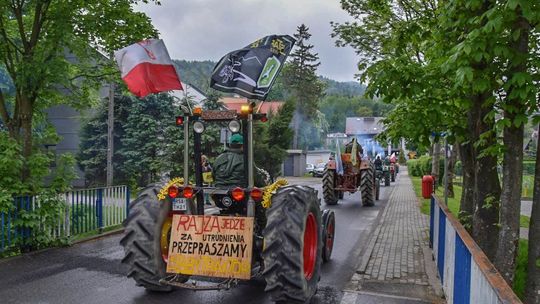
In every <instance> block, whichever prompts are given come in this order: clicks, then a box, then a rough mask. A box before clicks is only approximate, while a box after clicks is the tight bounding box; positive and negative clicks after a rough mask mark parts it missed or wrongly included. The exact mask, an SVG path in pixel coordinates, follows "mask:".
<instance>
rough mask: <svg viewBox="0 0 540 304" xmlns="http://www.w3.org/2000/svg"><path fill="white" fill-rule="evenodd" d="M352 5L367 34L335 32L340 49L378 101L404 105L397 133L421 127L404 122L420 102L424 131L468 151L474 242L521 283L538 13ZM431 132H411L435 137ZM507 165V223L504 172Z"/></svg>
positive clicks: (459, 4) (504, 4)
mask: <svg viewBox="0 0 540 304" xmlns="http://www.w3.org/2000/svg"><path fill="white" fill-rule="evenodd" d="M342 3H343V7H344V8H345V9H346V10H348V11H349V12H350V14H351V15H352V16H354V17H356V18H358V19H361V21H362V22H361V23H362V26H359V25H358V24H356V23H351V24H349V23H346V24H343V25H339V24H338V25H335V27H334V31H335V34H336V36H339V37H340V40H338V44H349V45H352V46H353V47H355V48H356V49H357V51H358V52H359V54H360V55H362V56H361V61H360V64H359V67H360V69H361V71H362V72H363V73H362V77H365V78H369V80H370V85H369V87H368V93H371V94H378V95H382V96H383V99H384V100H386V101H389V102H393V103H396V104H397V106H396V108H395V110H394V111H395V113H396V115H394V116H393V117H394V118H398V117H397V116H398V115H399V116H402V119H396V120H395V121H389V120H387V122H388V123H389V125H390V127H389V128H388V130H389V131H388V132H387V133H388V134H392V133H394V134H399V132H402V131H400V130H399V129H401V128H405V123H409V124H410V123H411V121H408V122H407V121H406V120H405V119H403V118H411V114H413V112H409V109H412V107H411V106H407V105H408V104H409V102H411V101H412V102H415V103H418V104H419V105H420V107H429V108H430V111H431V112H432V113H430V115H427V116H424V117H422V118H426V119H427V120H420V121H419V123H424V124H426V125H428V126H429V128H430V129H432V130H431V131H432V132H433V131H435V132H440V131H450V132H451V134H452V136H451V137H452V138H450V139H451V143H452V141H454V142H456V143H460V144H461V145H462V146H461V147H460V149H459V150H460V151H461V153H460V155H461V158H462V164H463V169H464V171H465V177H466V178H467V181H466V183H467V185H465V187H464V193H463V194H464V195H463V197H465V196H466V195H467V196H468V197H472V200H471V201H472V205H471V206H469V205H465V204H462V209H466V210H461V212H463V211H465V212H472V214H471V215H469V214H465V216H467V217H469V216H472V222H471V224H472V225H471V232H472V235H473V238H474V239H475V241H476V242H477V243H478V244H479V245H480V247H481V248H482V249H483V250H484V252H485V253H486V255H487V256H488V257H489V258H490V259H492V260H493V261H494V263H495V265H496V266H497V268H498V269H499V270H500V271H501V273H502V274H503V276H504V277H505V279H506V280H507V281H508V282H509V283H511V282H512V279H513V273H514V268H515V254H516V249H517V247H516V246H517V238H518V236H519V233H518V228H519V209H520V208H519V195H520V188H521V174H522V173H521V172H522V168H521V160H522V152H523V151H522V147H523V145H522V141H523V124H524V123H525V122H526V121H527V115H529V113H530V112H531V111H534V110H535V109H536V108H537V104H536V100H535V97H536V95H537V92H538V89H537V87H538V86H537V84H533V79H538V77H537V76H538V75H537V72H536V71H538V59H537V58H538V56H537V51H530V49H529V48H532V49H534V50H536V47H537V42H538V35H537V34H536V35H535V34H534V30H535V26H536V24H538V18H539V14H538V3H537V2H534V1H533V2H529V1H487V0H486V1H465V0H454V1H447V2H444V3H426V2H425V1H414V0H409V1H388V2H382V3H381V2H372V1H343V2H342ZM530 33H533V34H530ZM531 37H534V40H531ZM439 88H440V89H439ZM497 97H498V98H497ZM402 105H403V106H404V109H401V107H402ZM420 113H422V112H420ZM462 113H467V114H466V117H463V114H462ZM441 114H442V116H441ZM429 116H435V117H437V116H438V118H439V119H436V120H431V119H429ZM464 118H465V119H464ZM496 118H497V121H496ZM412 121H418V120H414V118H413V120H412ZM396 122H397V123H396ZM391 125H394V127H391ZM463 126H465V127H463ZM422 129H423V128H416V127H412V128H411V127H409V128H407V130H410V131H412V132H414V133H416V132H417V131H421V132H422V133H423V134H422V133H420V134H419V133H416V134H417V135H419V136H420V135H423V136H424V137H425V136H426V133H425V131H426V130H422ZM437 129H439V130H437ZM499 134H502V138H503V140H502V142H501V141H499V140H498V136H499ZM502 144H504V148H503V145H502ZM501 157H502V160H503V188H502V199H503V201H502V203H503V207H502V209H501V219H500V220H499V207H500V205H501V186H500V182H499V176H498V172H497V165H498V161H499V158H501ZM499 226H500V227H501V229H499V228H498V227H499ZM499 233H500V234H499Z"/></svg>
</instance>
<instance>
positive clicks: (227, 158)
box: [213, 134, 264, 188]
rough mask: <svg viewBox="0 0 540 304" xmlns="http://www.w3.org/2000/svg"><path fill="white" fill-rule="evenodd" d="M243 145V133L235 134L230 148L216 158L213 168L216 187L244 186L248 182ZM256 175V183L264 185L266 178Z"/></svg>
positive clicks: (231, 139)
mask: <svg viewBox="0 0 540 304" xmlns="http://www.w3.org/2000/svg"><path fill="white" fill-rule="evenodd" d="M243 145H244V138H243V137H242V135H240V134H234V135H232V136H231V138H230V140H229V148H228V149H227V150H225V152H223V153H221V154H220V155H219V156H218V157H217V158H216V161H215V162H214V168H213V170H214V185H215V186H216V187H225V188H229V187H237V186H240V187H243V186H244V185H245V184H246V176H245V175H244V174H245V172H244V154H243ZM254 175H255V176H254V178H255V185H256V186H264V178H262V177H261V176H259V174H256V173H255V174H254Z"/></svg>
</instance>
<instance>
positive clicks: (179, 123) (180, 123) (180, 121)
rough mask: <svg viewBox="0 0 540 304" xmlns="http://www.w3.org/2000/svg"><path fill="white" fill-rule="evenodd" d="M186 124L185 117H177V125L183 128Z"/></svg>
mask: <svg viewBox="0 0 540 304" xmlns="http://www.w3.org/2000/svg"><path fill="white" fill-rule="evenodd" d="M183 124H184V117H183V116H176V125H177V126H181V125H183Z"/></svg>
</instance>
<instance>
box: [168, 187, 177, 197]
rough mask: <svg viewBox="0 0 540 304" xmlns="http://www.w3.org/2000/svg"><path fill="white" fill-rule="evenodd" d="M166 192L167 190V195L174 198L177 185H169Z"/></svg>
mask: <svg viewBox="0 0 540 304" xmlns="http://www.w3.org/2000/svg"><path fill="white" fill-rule="evenodd" d="M168 192H169V196H170V197H171V198H175V197H177V196H178V187H176V186H170V187H169V189H168Z"/></svg>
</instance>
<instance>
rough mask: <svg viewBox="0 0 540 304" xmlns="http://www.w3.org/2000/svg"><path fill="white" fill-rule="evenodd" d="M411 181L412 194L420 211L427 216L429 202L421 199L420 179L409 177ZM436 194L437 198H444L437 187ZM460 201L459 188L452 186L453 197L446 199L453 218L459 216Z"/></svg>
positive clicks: (441, 190)
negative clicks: (416, 199) (420, 204)
mask: <svg viewBox="0 0 540 304" xmlns="http://www.w3.org/2000/svg"><path fill="white" fill-rule="evenodd" d="M411 180H412V183H413V188H414V192H415V193H416V196H417V197H418V200H419V201H420V202H421V203H422V206H421V207H420V211H421V212H422V213H424V214H427V215H429V208H430V200H429V199H424V198H423V197H422V178H421V177H416V176H411ZM436 194H437V196H439V198H444V190H443V187H438V188H437V191H436ZM460 201H461V186H456V185H454V197H449V198H448V209H450V212H452V214H453V215H454V216H455V217H457V216H458V214H459V202H460Z"/></svg>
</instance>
